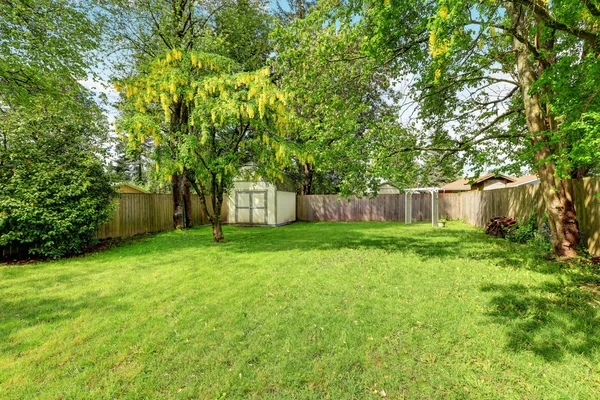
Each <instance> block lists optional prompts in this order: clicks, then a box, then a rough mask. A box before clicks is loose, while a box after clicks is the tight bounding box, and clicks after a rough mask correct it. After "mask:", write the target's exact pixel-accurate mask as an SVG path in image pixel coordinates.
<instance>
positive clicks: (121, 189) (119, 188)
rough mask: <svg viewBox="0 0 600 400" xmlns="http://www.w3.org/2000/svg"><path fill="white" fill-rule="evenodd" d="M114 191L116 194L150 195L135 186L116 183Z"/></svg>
mask: <svg viewBox="0 0 600 400" xmlns="http://www.w3.org/2000/svg"><path fill="white" fill-rule="evenodd" d="M115 191H116V192H117V193H144V194H150V192H149V191H147V190H144V189H142V188H141V187H139V186H136V185H134V184H132V183H116V184H115Z"/></svg>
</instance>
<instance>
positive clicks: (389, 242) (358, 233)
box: [117, 222, 553, 272]
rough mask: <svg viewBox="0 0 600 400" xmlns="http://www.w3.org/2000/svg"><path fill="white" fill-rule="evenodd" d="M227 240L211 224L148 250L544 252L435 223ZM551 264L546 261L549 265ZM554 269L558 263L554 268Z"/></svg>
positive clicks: (229, 235)
mask: <svg viewBox="0 0 600 400" xmlns="http://www.w3.org/2000/svg"><path fill="white" fill-rule="evenodd" d="M180 234H181V235H180ZM225 238H226V240H227V241H226V242H225V243H220V244H215V243H212V242H211V241H210V231H209V229H208V228H206V227H201V228H195V229H192V230H189V231H187V232H183V233H181V232H171V233H168V234H167V235H165V236H164V237H158V238H157V240H164V242H165V246H152V248H150V249H148V252H145V254H151V253H153V252H154V253H157V254H163V255H164V254H165V253H179V252H181V251H182V250H186V249H188V248H195V249H199V248H207V249H208V248H210V247H212V248H213V249H214V248H215V247H218V248H220V249H222V251H224V252H227V253H242V254H252V253H268V252H289V251H307V252H311V251H328V250H344V249H365V250H368V249H376V250H383V251H386V252H390V253H392V252H400V253H411V254H414V255H416V256H417V257H419V258H420V259H421V260H424V261H426V260H428V259H431V258H442V259H443V258H468V259H471V260H493V261H494V262H496V263H498V264H500V265H502V266H506V267H511V266H519V265H522V264H524V263H531V262H534V261H535V260H536V259H537V260H540V259H541V257H542V255H543V254H541V253H540V252H539V251H537V250H535V249H529V248H528V247H527V246H523V245H514V244H513V245H512V246H513V247H515V246H518V247H519V249H518V251H515V249H514V248H511V247H510V246H511V244H509V243H508V242H506V241H503V240H498V239H495V238H491V237H489V236H486V235H484V234H483V233H482V232H481V231H480V230H474V229H464V226H459V227H458V228H453V229H439V228H432V227H430V226H429V224H414V225H412V226H408V227H407V226H405V225H404V224H402V223H380V222H375V223H374V222H359V223H297V224H293V225H289V226H285V227H279V228H256V227H233V226H226V227H225ZM167 242H168V245H167ZM149 247H150V246H149ZM117 251H118V250H117ZM128 256H129V255H125V257H128ZM131 256H134V255H131ZM549 264H551V263H545V264H544V265H545V266H547V267H548V266H549ZM551 271H553V268H552V267H551V268H550V270H549V271H548V272H551ZM539 272H543V271H539Z"/></svg>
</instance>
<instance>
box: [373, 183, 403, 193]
mask: <svg viewBox="0 0 600 400" xmlns="http://www.w3.org/2000/svg"><path fill="white" fill-rule="evenodd" d="M377 193H378V194H400V189H398V188H397V187H396V186H394V185H392V184H391V183H389V182H382V183H380V184H379V186H378V188H377Z"/></svg>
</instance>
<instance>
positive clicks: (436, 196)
mask: <svg viewBox="0 0 600 400" xmlns="http://www.w3.org/2000/svg"><path fill="white" fill-rule="evenodd" d="M404 192H405V195H404V222H405V223H406V224H412V195H413V194H415V193H417V194H419V193H421V192H427V193H431V226H436V225H437V223H438V220H439V212H440V209H439V203H440V188H434V187H430V188H412V189H404Z"/></svg>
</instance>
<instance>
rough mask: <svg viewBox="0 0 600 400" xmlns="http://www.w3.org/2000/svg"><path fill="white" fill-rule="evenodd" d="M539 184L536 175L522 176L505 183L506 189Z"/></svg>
mask: <svg viewBox="0 0 600 400" xmlns="http://www.w3.org/2000/svg"><path fill="white" fill-rule="evenodd" d="M539 182H540V178H538V176H537V175H535V174H534V175H526V176H522V177H520V178H517V179H516V180H515V181H513V182H510V183H507V184H506V187H515V186H521V185H531V184H534V183H539Z"/></svg>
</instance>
